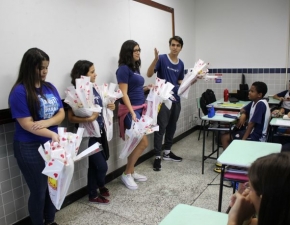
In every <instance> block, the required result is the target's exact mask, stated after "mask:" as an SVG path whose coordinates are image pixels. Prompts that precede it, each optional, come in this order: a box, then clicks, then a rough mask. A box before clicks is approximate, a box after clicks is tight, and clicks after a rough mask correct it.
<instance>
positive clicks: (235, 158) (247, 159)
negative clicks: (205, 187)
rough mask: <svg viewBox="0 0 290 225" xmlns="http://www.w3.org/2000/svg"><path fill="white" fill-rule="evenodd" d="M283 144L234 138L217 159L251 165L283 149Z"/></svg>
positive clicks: (231, 163) (223, 161) (228, 163)
mask: <svg viewBox="0 0 290 225" xmlns="http://www.w3.org/2000/svg"><path fill="white" fill-rule="evenodd" d="M281 147H282V145H281V144H276V143H268V142H260V141H242V140H233V141H232V142H231V144H230V145H229V146H228V147H227V149H226V150H225V151H224V152H223V153H222V154H221V155H220V157H219V158H218V159H217V161H218V162H219V163H221V164H225V165H232V166H242V167H250V165H251V164H252V163H253V162H254V161H255V160H256V159H257V158H260V157H262V156H265V155H269V154H272V153H278V152H280V151H281Z"/></svg>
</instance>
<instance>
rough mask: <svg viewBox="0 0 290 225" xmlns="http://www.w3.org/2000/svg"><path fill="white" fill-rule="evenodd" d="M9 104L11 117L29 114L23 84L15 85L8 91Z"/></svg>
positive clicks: (22, 116) (27, 115)
mask: <svg viewBox="0 0 290 225" xmlns="http://www.w3.org/2000/svg"><path fill="white" fill-rule="evenodd" d="M9 106H10V109H11V113H12V118H13V119H16V118H25V117H30V116H31V113H30V111H29V108H28V104H27V96H26V91H25V89H24V86H23V85H17V86H16V87H15V88H14V89H13V91H12V92H11V93H10V96H9Z"/></svg>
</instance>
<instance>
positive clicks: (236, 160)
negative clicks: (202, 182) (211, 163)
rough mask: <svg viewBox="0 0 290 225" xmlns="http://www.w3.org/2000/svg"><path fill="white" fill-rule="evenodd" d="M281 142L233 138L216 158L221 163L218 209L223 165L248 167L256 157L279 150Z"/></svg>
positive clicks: (223, 170) (221, 191) (219, 209)
mask: <svg viewBox="0 0 290 225" xmlns="http://www.w3.org/2000/svg"><path fill="white" fill-rule="evenodd" d="M281 147H282V145H281V144H275V143H268V142H259V141H243V140H233V141H232V142H231V144H230V145H229V146H228V147H227V149H226V150H225V151H224V152H223V153H222V154H221V156H220V157H219V158H218V159H217V161H218V162H219V163H221V164H222V170H221V177H220V190H219V203H218V211H219V212H220V211H221V207H222V193H223V180H224V173H225V166H226V165H231V166H241V167H247V168H248V167H250V165H251V164H252V163H253V162H254V161H255V160H256V159H257V158H260V157H262V156H265V155H269V154H272V153H278V152H280V151H281Z"/></svg>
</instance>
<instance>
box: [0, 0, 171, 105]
mask: <svg viewBox="0 0 290 225" xmlns="http://www.w3.org/2000/svg"><path fill="white" fill-rule="evenodd" d="M0 29H1V30H0V31H1V35H0V49H1V53H0V62H1V70H0V77H1V82H0V90H1V95H0V109H5V108H8V95H9V92H10V90H11V87H12V86H13V84H14V82H15V81H16V78H17V76H18V70H19V66H20V62H21V59H22V56H23V54H24V53H25V52H26V51H27V50H28V49H29V48H32V47H38V48H40V49H42V50H43V51H45V52H46V53H47V54H48V55H49V57H50V65H49V70H48V75H47V81H49V82H51V83H53V84H54V85H55V86H56V88H57V89H58V91H59V93H60V96H61V97H62V98H64V97H65V94H64V90H65V88H66V87H67V86H70V85H71V84H70V81H71V80H70V71H71V69H72V67H73V65H74V63H75V62H76V61H77V60H80V59H86V60H89V61H92V62H93V63H94V65H95V68H96V73H97V75H98V76H97V79H96V82H97V83H98V84H102V83H104V82H114V83H116V76H115V72H116V70H117V67H118V57H119V51H120V48H121V45H122V44H123V42H124V41H126V40H128V39H133V40H135V41H137V42H138V43H139V44H140V47H141V49H142V52H141V60H142V68H141V74H142V75H143V76H144V77H146V71H147V69H148V66H149V65H150V64H151V62H152V60H153V58H154V51H153V49H154V47H157V48H158V50H159V51H160V53H168V51H169V44H168V40H169V38H170V37H171V36H172V20H171V13H168V12H165V11H162V10H159V9H155V8H153V7H150V6H147V5H144V4H141V3H138V2H134V1H132V0H86V1H80V0H62V1H59V0H50V1H39V0H29V1H22V0H13V1H11V0H1V1H0ZM145 80H146V83H152V82H154V79H153V78H151V79H149V78H146V79H145Z"/></svg>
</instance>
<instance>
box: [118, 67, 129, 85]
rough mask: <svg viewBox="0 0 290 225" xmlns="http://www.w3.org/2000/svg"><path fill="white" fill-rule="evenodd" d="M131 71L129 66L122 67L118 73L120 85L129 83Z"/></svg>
mask: <svg viewBox="0 0 290 225" xmlns="http://www.w3.org/2000/svg"><path fill="white" fill-rule="evenodd" d="M129 75H130V71H129V68H128V66H120V67H119V68H118V69H117V71H116V76H117V81H118V84H119V83H125V84H128V83H129Z"/></svg>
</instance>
